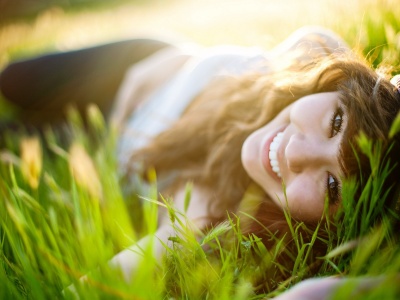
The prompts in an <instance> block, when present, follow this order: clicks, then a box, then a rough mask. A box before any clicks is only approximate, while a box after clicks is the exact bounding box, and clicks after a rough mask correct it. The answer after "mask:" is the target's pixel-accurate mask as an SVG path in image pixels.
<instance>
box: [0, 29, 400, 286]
mask: <svg viewBox="0 0 400 300" xmlns="http://www.w3.org/2000/svg"><path fill="white" fill-rule="evenodd" d="M140 47H141V48H140ZM138 49H139V50H140V51H139V50H138ZM117 51H127V52H128V53H131V52H132V51H133V52H132V53H135V55H136V56H135V57H131V56H130V55H129V54H126V53H119V52H118V53H117ZM97 62H101V65H100V66H99V65H97ZM106 62H109V63H110V65H108V64H107V63H106ZM93 63H96V64H95V65H93ZM131 63H133V64H134V65H133V67H131V68H130V69H129V70H128V72H127V75H126V77H125V80H124V82H123V84H122V85H121V87H120V88H119V90H118V92H117V96H116V99H115V103H114V104H113V105H111V102H110V101H108V100H109V99H112V94H113V93H115V92H116V89H117V86H118V83H119V81H120V80H121V77H122V74H123V73H124V72H125V70H126V68H127V66H128V65H129V64H131ZM43 65H44V66H45V67H44V68H43ZM76 66H78V67H79V68H77V67H76ZM49 74H52V76H49ZM43 78H46V79H49V81H47V82H46V81H44V80H43ZM21 80H22V81H23V82H21ZM21 85H23V86H25V87H26V88H25V89H23V90H22V89H19V88H18V86H21ZM0 88H1V91H2V93H3V95H4V96H5V97H6V98H7V99H9V100H10V101H11V102H14V103H17V104H19V105H21V106H22V107H23V108H24V110H25V112H29V114H30V115H31V118H30V120H29V121H30V122H37V120H39V121H43V113H45V114H46V116H45V118H44V119H46V120H48V119H49V115H51V117H52V118H58V116H59V114H58V113H54V112H58V111H60V108H62V107H64V106H65V104H66V102H69V100H70V99H74V101H75V102H76V105H77V106H78V107H79V108H82V109H83V108H84V107H85V106H86V104H87V103H88V102H92V101H93V100H95V102H97V103H98V104H99V106H100V108H101V109H102V111H103V112H105V114H106V115H107V116H108V117H109V118H110V122H111V124H112V125H113V126H115V127H116V128H117V129H118V130H119V134H120V139H119V145H118V150H117V155H118V158H119V162H120V167H121V174H122V175H123V177H124V179H126V180H127V184H126V186H127V187H128V188H133V189H137V188H138V187H140V186H138V185H137V184H135V181H136V179H137V178H138V176H139V177H140V179H142V180H143V179H144V180H146V172H147V171H148V170H149V169H151V168H154V169H155V170H156V172H157V176H158V178H159V180H158V185H159V190H160V191H161V193H162V194H163V195H168V196H169V195H170V196H172V197H173V199H174V205H175V207H176V209H177V210H178V211H182V212H185V213H186V216H187V217H188V219H189V220H191V221H192V222H193V226H194V227H198V228H200V229H205V228H208V227H209V226H211V225H216V224H217V223H218V222H221V221H222V220H224V219H226V215H227V212H228V213H236V212H238V211H242V210H244V211H245V212H246V211H247V212H249V213H250V214H251V215H253V216H254V218H255V219H256V220H258V222H256V221H248V222H247V224H245V225H246V226H245V227H244V228H243V230H244V231H245V232H247V233H255V234H256V235H257V236H259V237H261V238H263V240H262V241H263V243H265V245H266V246H267V247H273V244H274V243H275V242H274V241H273V240H272V239H270V238H269V237H270V236H271V234H273V235H275V236H276V237H278V238H283V237H284V235H285V234H286V233H288V232H289V231H290V230H289V225H288V222H287V220H286V218H285V213H289V215H290V216H291V218H292V220H293V222H298V221H302V222H305V223H306V224H307V225H308V227H309V228H317V226H318V222H320V221H321V220H322V221H325V220H326V218H327V217H328V218H329V216H332V215H333V214H334V213H335V212H336V211H337V210H338V208H339V207H340V205H341V188H340V187H341V184H342V180H343V179H344V178H348V177H355V178H356V179H357V181H358V182H359V183H360V185H359V187H358V195H359V193H360V191H361V190H362V188H363V183H364V182H365V180H366V178H368V176H369V175H370V173H371V170H370V165H369V160H368V158H367V157H366V155H365V154H363V153H362V151H361V150H360V149H359V147H358V144H357V136H358V134H359V132H364V133H365V134H366V135H367V136H368V137H369V138H370V139H373V140H379V141H381V142H382V143H383V147H384V148H385V149H391V151H389V153H388V155H387V156H385V159H386V160H383V158H382V160H383V162H386V161H389V160H390V161H391V162H393V161H395V162H397V161H398V156H397V155H396V153H395V150H396V149H397V148H396V147H398V141H397V139H398V137H397V136H396V137H395V138H389V136H388V133H389V129H390V126H391V124H392V122H393V120H394V118H395V116H396V115H397V113H398V111H399V108H400V94H399V90H398V88H399V86H398V84H397V85H396V86H395V85H393V84H391V83H390V82H389V81H388V80H386V79H385V78H383V77H382V76H381V75H378V74H377V73H376V72H375V71H373V70H371V69H370V68H369V67H367V66H366V65H365V63H364V62H360V61H359V59H357V58H356V57H355V55H354V54H352V53H351V52H350V51H349V50H348V47H347V46H346V45H345V43H344V42H343V41H342V40H341V39H340V38H339V37H337V36H336V35H335V34H333V33H332V32H330V31H328V30H325V29H321V28H303V29H300V30H298V31H296V32H295V33H294V34H292V35H291V36H290V37H289V38H288V39H287V40H285V41H284V42H283V43H282V44H280V45H279V46H277V47H276V48H275V49H273V50H272V51H270V52H268V53H265V52H263V51H261V50H258V49H243V48H236V47H235V48H232V47H227V48H225V47H222V48H216V49H212V50H204V49H199V48H193V47H188V48H185V47H176V46H172V45H169V44H165V43H163V42H155V41H130V42H125V43H122V44H112V45H107V46H103V47H99V48H94V49H85V50H80V51H77V52H72V53H66V54H56V55H53V56H45V57H42V58H38V59H34V60H30V61H25V62H20V63H16V64H14V65H10V66H9V67H8V68H7V69H5V71H4V72H3V73H2V74H1V77H0ZM28 94H29V97H28ZM27 99H29V100H27ZM27 101H29V102H27ZM110 109H111V113H110ZM49 110H51V113H50V114H49ZM32 112H35V113H34V114H33V113H32ZM38 116H39V117H38ZM53 121H54V120H53ZM35 124H36V123H35ZM393 142H395V145H394V146H392V143H393ZM398 169H399V168H398V167H396V168H394V170H393V172H392V173H391V175H390V176H389V178H388V180H387V182H386V185H387V188H388V189H389V187H391V186H392V185H393V183H394V182H395V179H396V178H397V176H398V175H399V174H398V173H399V170H398ZM188 181H190V182H193V183H194V186H193V189H192V193H191V201H190V205H189V207H188V208H187V209H186V208H185V185H186V183H187V182H188ZM254 190H256V192H255V193H256V194H257V199H258V201H257V203H256V205H255V207H248V205H247V204H246V203H242V202H241V200H242V199H243V198H244V196H245V195H247V194H248V193H250V192H254ZM391 190H392V191H394V190H395V189H391ZM127 192H135V191H134V190H129V191H127ZM392 198H393V197H392V195H389V196H388V199H392ZM326 199H327V201H326ZM389 202H390V201H389V200H388V203H387V207H388V209H390V208H391V206H392V205H393V204H392V203H389ZM159 218H160V222H159V224H160V226H159V228H158V229H157V232H156V233H155V236H156V237H157V239H156V240H155V241H156V242H157V243H158V244H157V246H156V247H155V249H156V253H155V255H156V256H160V255H162V253H163V251H164V250H165V249H164V247H163V245H162V244H163V243H165V244H168V243H170V242H169V241H168V237H170V236H171V235H174V234H175V232H174V228H173V224H171V222H170V221H169V219H168V214H167V212H162V213H161V214H160V217H159ZM321 234H323V233H322V232H321ZM304 238H305V240H307V239H311V236H310V235H309V234H307V232H304ZM149 240H151V239H150V238H149V237H146V238H144V239H143V240H141V241H140V242H139V243H138V244H137V245H134V246H132V247H131V248H129V249H127V250H125V251H123V252H121V253H119V254H117V255H116V256H115V257H114V258H113V259H112V260H111V262H110V264H111V265H113V266H117V267H118V268H121V270H122V272H123V274H124V277H125V279H126V280H128V281H129V280H131V278H132V276H133V274H134V270H135V266H136V265H137V264H138V261H139V260H140V259H141V257H140V255H138V254H137V252H138V251H132V250H135V249H136V250H137V249H140V247H143V246H144V245H145V244H147V243H148V242H149ZM285 241H286V243H287V248H288V249H292V246H293V245H292V244H291V241H290V239H289V238H288V237H287V236H286V240H285ZM293 248H294V247H293ZM292 250H293V251H294V249H292ZM325 251H326V249H324V246H323V245H322V244H321V245H318V242H316V244H315V252H314V256H319V255H323V254H324V252H325ZM310 260H312V258H310ZM279 261H280V263H281V264H282V265H284V266H286V269H287V270H290V266H291V265H292V264H293V262H292V261H291V260H290V258H289V257H288V256H285V254H284V253H282V255H281V256H280V257H279ZM271 274H274V275H271ZM271 274H266V276H265V277H266V278H263V280H262V281H263V283H262V285H261V287H260V289H266V290H269V289H272V288H274V287H275V285H276V282H279V281H281V280H284V279H286V278H288V277H289V276H290V272H289V273H288V272H285V271H282V270H280V272H276V270H272V271H271ZM267 275H268V276H267Z"/></svg>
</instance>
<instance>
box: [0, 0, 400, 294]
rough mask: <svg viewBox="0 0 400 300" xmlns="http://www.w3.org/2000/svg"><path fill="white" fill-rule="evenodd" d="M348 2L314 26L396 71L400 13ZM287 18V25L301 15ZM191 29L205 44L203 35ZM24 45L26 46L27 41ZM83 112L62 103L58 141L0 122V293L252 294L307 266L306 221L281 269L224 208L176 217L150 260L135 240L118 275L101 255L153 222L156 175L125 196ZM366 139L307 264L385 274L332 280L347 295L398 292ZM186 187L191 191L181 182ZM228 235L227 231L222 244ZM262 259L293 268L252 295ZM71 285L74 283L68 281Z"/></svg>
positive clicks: (95, 124) (263, 269)
mask: <svg viewBox="0 0 400 300" xmlns="http://www.w3.org/2000/svg"><path fill="white" fill-rule="evenodd" d="M330 3H331V2H330ZM358 4H359V5H360V6H361V7H362V8H363V12H364V13H363V15H362V17H360V18H355V19H354V20H353V19H350V18H349V15H347V14H345V15H344V16H335V17H338V18H340V20H336V19H335V20H333V18H332V19H330V20H328V21H326V23H323V24H322V25H329V24H330V25H331V26H332V27H334V29H335V30H336V31H338V32H339V33H340V34H342V35H343V36H344V38H345V39H346V41H347V42H348V43H349V44H350V45H351V46H354V47H358V48H359V50H360V51H361V52H363V53H364V55H365V56H367V58H368V59H369V60H370V61H371V63H372V64H374V65H375V66H378V65H379V64H382V63H384V64H390V65H392V66H393V67H394V70H395V69H396V68H397V67H398V65H399V59H400V56H399V53H400V33H399V31H400V22H399V21H398V19H397V18H396V16H398V15H400V8H399V7H398V6H397V5H395V4H396V3H394V2H391V1H389V0H387V1H378V2H372V1H366V2H364V4H361V3H358ZM349 14H350V13H349ZM71 18H72V19H73V15H72V17H71ZM54 22H55V23H57V22H58V21H57V20H55V21H54ZM288 22H289V25H288V26H289V27H290V26H295V25H296V26H297V25H302V24H303V23H304V21H298V22H297V23H296V22H294V23H290V21H288ZM18 28H20V27H18ZM18 28H17V29H15V30H16V32H18ZM24 30H25V29H24ZM24 30H23V31H21V32H25V31H24ZM282 34H283V31H282ZM5 36H8V35H5ZM3 38H4V37H3ZM233 38H234V37H233ZM197 39H199V40H202V41H204V43H212V40H207V38H206V37H204V36H199V37H197ZM238 39H239V38H238ZM242 42H243V43H244V44H245V43H246V41H244V40H242ZM46 43H51V42H49V41H47V42H46ZM12 45H13V46H10V48H8V50H7V51H8V52H7V53H6V51H5V50H4V49H3V52H2V53H1V54H4V53H6V54H7V59H4V60H3V62H5V61H6V60H7V61H8V60H9V59H10V58H11V57H17V56H19V53H20V51H22V50H21V45H25V42H24V43H18V42H16V43H13V44H12ZM13 47H14V48H13ZM29 47H31V49H32V48H35V45H31V46H29V43H28V48H29ZM33 52H35V51H33ZM1 54H0V58H1ZM5 107H6V106H5ZM5 109H6V110H7V108H5ZM7 111H9V110H7ZM88 119H89V122H88V124H89V125H88V128H86V129H84V126H83V122H82V120H81V117H80V116H79V115H78V114H77V113H75V112H74V111H73V110H71V111H70V113H69V127H68V130H67V131H68V133H69V134H68V136H69V137H70V138H69V141H68V142H66V141H65V140H63V136H60V135H59V134H58V131H57V130H54V129H51V128H48V129H46V130H44V132H43V134H42V135H39V134H33V135H32V133H29V134H28V133H27V132H25V131H24V130H23V129H21V130H20V131H16V130H14V131H9V132H3V133H2V139H3V141H4V145H5V147H4V148H3V149H2V150H1V152H0V174H1V181H0V193H1V196H0V299H25V298H31V299H54V298H63V297H66V298H74V297H75V295H77V294H78V295H80V297H81V299H96V298H101V299H103V298H107V299H108V298H111V299H114V298H121V299H125V298H127V299H160V298H170V299H176V298H179V299H180V298H182V299H206V298H207V299H262V298H265V297H273V296H276V295H278V294H280V293H281V292H283V291H285V290H286V289H287V288H289V287H291V286H292V285H293V284H295V283H296V282H299V281H301V280H302V279H303V278H306V277H308V276H309V275H310V274H311V271H310V270H309V266H308V260H307V259H308V258H309V257H310V256H311V252H312V246H313V243H314V242H315V241H316V240H320V239H321V237H319V236H316V235H315V234H314V233H313V232H310V235H311V237H312V238H311V242H307V243H306V242H304V241H303V237H302V235H301V234H300V232H301V230H306V228H305V225H304V224H302V223H300V224H297V225H293V226H292V228H291V232H289V233H288V236H289V237H290V238H291V239H293V240H295V244H296V251H295V253H288V254H287V255H288V257H290V259H292V260H293V263H294V264H293V265H294V268H293V269H291V270H284V268H285V266H284V265H280V264H279V262H278V261H277V257H278V256H279V254H280V252H282V251H284V248H283V243H282V241H281V240H276V246H275V247H274V248H272V249H266V248H265V246H264V245H263V243H262V242H261V240H260V238H259V237H257V236H246V235H243V234H242V232H241V226H240V222H241V218H236V217H235V216H232V217H231V218H230V219H228V221H227V222H225V223H222V224H220V225H218V226H217V227H215V228H213V229H211V230H210V231H208V232H207V233H194V232H192V231H190V230H187V229H185V226H177V228H176V230H177V231H178V232H179V235H177V236H174V237H171V239H170V241H171V243H172V245H173V246H172V247H171V248H169V249H168V250H167V256H166V257H165V259H164V260H163V261H162V262H157V261H155V260H154V259H152V248H151V247H147V248H144V249H142V252H141V255H143V257H144V258H145V260H144V261H145V263H142V264H140V266H139V268H138V270H137V275H136V276H135V278H134V279H133V280H132V281H131V282H128V283H127V282H126V281H125V280H124V279H123V276H122V274H121V273H120V271H119V270H115V269H113V268H110V267H108V264H107V261H109V260H110V259H111V258H112V257H113V256H114V255H115V254H116V253H118V252H119V251H121V250H123V249H125V248H126V247H129V246H130V245H132V244H134V243H135V242H136V241H138V240H139V239H140V238H141V237H143V236H145V235H146V234H148V233H151V232H154V229H155V228H156V227H157V219H156V218H155V215H156V214H157V210H158V206H159V205H158V204H157V203H156V201H155V200H157V199H158V198H159V197H158V196H159V195H158V192H157V189H156V185H155V181H156V175H155V174H153V173H151V174H150V176H149V178H152V180H151V183H150V188H147V189H141V190H142V193H141V195H140V197H138V196H136V195H132V196H126V195H125V194H124V192H123V190H122V187H121V185H120V182H119V180H118V173H117V168H116V158H115V156H114V146H115V142H116V141H115V134H114V133H113V132H112V130H111V129H110V128H108V127H107V125H106V124H105V122H104V119H103V118H102V116H101V114H100V113H99V111H98V110H97V109H96V108H95V107H91V108H90V109H89V111H88ZM395 124H396V125H395V127H394V129H393V130H394V131H400V126H399V125H398V124H399V122H397V123H395ZM371 142H372V141H366V140H363V139H360V143H361V146H362V147H363V149H364V150H365V152H367V153H369V155H370V159H371V165H372V168H373V169H374V170H377V172H374V173H373V174H372V175H371V178H370V179H369V181H368V184H367V185H366V188H365V191H364V192H363V194H362V197H361V199H360V200H359V201H358V202H357V203H356V202H354V201H353V200H354V197H353V196H354V190H355V183H354V182H351V181H349V182H346V183H344V186H343V210H342V211H341V212H340V213H339V214H338V216H337V218H338V219H340V222H339V225H338V226H337V228H336V229H335V230H332V229H331V228H330V227H329V224H330V223H329V222H328V223H327V225H324V226H326V228H323V229H324V230H325V231H326V233H327V234H326V238H325V239H324V240H323V241H322V242H323V243H325V244H326V245H327V248H328V253H327V255H325V256H323V257H318V259H317V260H318V263H319V264H318V265H319V266H318V272H317V273H318V274H317V275H318V276H330V275H345V276H348V277H349V278H357V277H361V278H364V277H371V276H372V277H375V278H378V276H382V275H383V276H384V277H383V278H384V279H383V283H382V285H380V286H379V287H378V288H375V289H374V290H373V291H372V292H369V294H363V293H358V294H357V293H354V292H353V290H354V286H355V285H357V282H354V281H349V282H348V283H347V284H345V285H344V286H343V287H342V288H340V289H338V291H337V294H336V299H345V298H349V297H350V296H349V295H351V297H352V298H357V297H358V299H397V298H398V297H399V294H400V289H399V288H398V278H397V274H398V273H399V270H400V253H399V250H400V249H399V246H398V243H397V236H396V235H397V232H396V228H393V226H392V223H391V220H390V219H389V218H383V219H382V221H381V222H375V221H374V220H375V216H376V215H379V214H380V213H381V211H382V207H381V206H380V205H381V203H383V201H382V200H383V198H384V197H385V192H386V191H383V190H382V189H381V188H380V187H381V182H382V180H383V178H384V177H385V176H387V173H388V169H389V168H390V166H381V165H376V156H377V155H379V148H377V147H375V148H374V147H373V146H372V145H371V144H370V143H371ZM371 149H374V150H371ZM139 188H140V187H138V189H139ZM187 193H188V197H187V198H188V199H190V197H189V196H190V195H189V194H190V187H189V188H188V191H187ZM146 199H147V200H146ZM164 200H165V201H162V199H161V200H159V201H161V205H164V206H166V207H167V208H169V209H168V211H169V214H170V218H172V219H174V220H175V222H176V223H177V224H179V223H182V224H185V217H184V216H182V215H180V214H178V213H176V212H175V211H174V210H173V209H172V208H171V207H170V204H169V203H170V202H169V201H170V200H171V199H164ZM332 221H334V220H332ZM321 226H322V224H321ZM227 238H229V240H230V242H229V243H226V242H225V243H223V242H222V241H226V240H227ZM271 238H274V236H271ZM271 269H274V270H276V269H278V270H281V271H282V272H283V271H285V272H290V274H291V277H290V279H289V280H288V281H285V282H279V283H278V288H277V289H276V290H274V291H269V292H266V294H256V293H255V292H254V285H255V284H256V283H257V280H258V279H260V278H263V277H265V276H266V274H269V273H268V272H270V270H271ZM84 275H88V277H89V279H88V280H87V281H86V284H84V285H82V284H80V281H79V280H80V278H81V277H82V276H84ZM71 285H72V286H73V287H74V292H71V289H70V288H68V287H71Z"/></svg>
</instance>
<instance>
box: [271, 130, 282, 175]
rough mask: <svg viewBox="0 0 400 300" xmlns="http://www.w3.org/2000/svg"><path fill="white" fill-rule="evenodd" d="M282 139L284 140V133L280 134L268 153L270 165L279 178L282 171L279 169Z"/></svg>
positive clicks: (273, 141) (275, 138)
mask: <svg viewBox="0 0 400 300" xmlns="http://www.w3.org/2000/svg"><path fill="white" fill-rule="evenodd" d="M282 138H283V132H279V133H278V134H277V135H276V136H275V137H274V139H273V140H272V142H271V144H270V146H269V153H268V156H269V163H270V164H271V168H272V170H273V171H274V172H275V174H276V175H277V176H278V177H279V178H280V177H281V169H280V168H279V162H278V159H277V158H278V155H277V151H278V149H279V146H280V144H281V142H282Z"/></svg>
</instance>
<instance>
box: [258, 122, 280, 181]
mask: <svg viewBox="0 0 400 300" xmlns="http://www.w3.org/2000/svg"><path fill="white" fill-rule="evenodd" d="M284 129H285V128H284V127H282V128H279V130H277V131H275V132H274V133H273V134H272V135H271V136H270V137H269V138H268V139H267V140H266V141H265V143H264V147H263V149H262V164H263V166H264V168H265V170H266V171H267V173H268V174H270V176H271V177H272V178H275V180H276V181H277V182H279V183H280V182H281V169H280V165H279V156H278V155H279V147H280V144H281V142H282V138H283V131H284Z"/></svg>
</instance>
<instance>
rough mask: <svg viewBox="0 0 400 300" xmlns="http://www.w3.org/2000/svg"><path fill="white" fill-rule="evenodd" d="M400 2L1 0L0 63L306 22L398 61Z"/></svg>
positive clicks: (261, 33) (221, 37)
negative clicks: (143, 39)
mask: <svg viewBox="0 0 400 300" xmlns="http://www.w3.org/2000/svg"><path fill="white" fill-rule="evenodd" d="M397 1H398V0H319V1H315V0H280V1H277V0H36V1H32V0H0V69H1V68H2V67H3V66H4V65H5V64H6V63H7V62H8V61H10V60H12V59H17V58H21V57H26V56H31V55H35V54H38V53H42V52H47V51H63V50H69V49H75V48H80V47H85V46H89V45H93V44H98V43H103V42H108V41H114V40H120V39H126V38H132V37H137V36H152V37H162V38H167V39H172V40H176V39H177V40H188V41H193V42H197V43H201V44H204V45H215V44H221V43H230V44H232V43H234V44H240V45H256V46H261V47H264V48H266V49H269V48H271V47H272V46H274V45H275V44H277V43H278V42H279V41H280V40H282V39H283V38H285V37H286V36H287V35H288V34H289V33H290V32H291V31H293V30H295V29H296V28H298V27H300V26H303V25H322V26H326V27H329V28H331V29H333V30H334V31H336V32H338V33H339V34H340V35H342V36H343V37H344V39H345V40H346V41H347V42H348V43H349V44H350V46H352V47H355V48H357V49H360V50H361V51H363V52H364V54H365V55H367V56H368V57H369V59H370V60H371V61H372V62H373V63H375V64H378V63H380V62H381V61H382V60H384V61H386V62H389V63H391V64H398V57H399V55H398V53H399V51H398V50H399V49H400V37H399V33H398V29H399V28H400V22H399V18H398V16H399V15H400V8H399V5H398V3H397ZM388 44H390V45H389V47H388Z"/></svg>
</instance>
